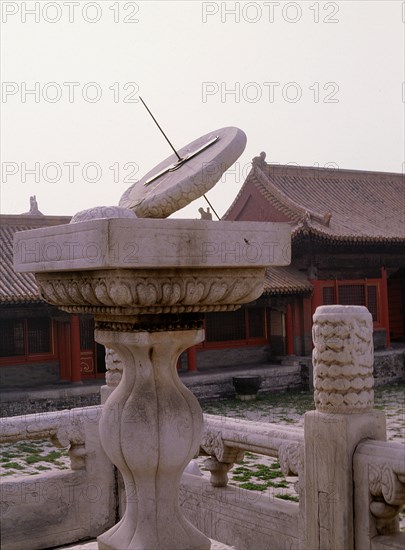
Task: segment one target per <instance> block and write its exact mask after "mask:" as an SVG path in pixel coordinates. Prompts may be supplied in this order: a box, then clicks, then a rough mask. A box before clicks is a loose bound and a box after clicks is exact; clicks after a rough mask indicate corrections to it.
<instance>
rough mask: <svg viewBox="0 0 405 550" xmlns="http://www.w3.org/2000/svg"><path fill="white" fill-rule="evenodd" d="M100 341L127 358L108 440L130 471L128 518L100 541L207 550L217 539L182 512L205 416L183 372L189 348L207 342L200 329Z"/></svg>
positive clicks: (108, 406) (108, 334)
mask: <svg viewBox="0 0 405 550" xmlns="http://www.w3.org/2000/svg"><path fill="white" fill-rule="evenodd" d="M95 338H96V340H97V341H98V342H100V343H101V344H103V345H105V346H106V347H109V348H112V349H113V350H114V351H115V352H116V353H117V354H118V355H119V356H120V357H121V359H122V362H123V365H124V368H123V376H122V379H121V382H120V383H119V385H118V387H117V388H116V390H114V392H113V393H112V394H111V395H110V397H109V398H108V400H107V402H106V403H105V405H104V410H103V414H102V418H101V422H100V437H101V442H102V445H103V447H104V450H105V451H106V453H107V455H108V457H109V458H110V460H111V461H112V462H113V463H114V464H115V465H116V466H117V468H118V469H119V470H120V472H121V473H122V476H123V478H124V483H125V490H126V496H127V506H126V511H125V514H124V517H123V518H122V520H121V521H120V522H119V523H118V524H117V525H115V526H114V527H113V528H112V529H110V530H109V531H108V532H107V533H104V534H103V535H101V536H100V537H99V538H98V543H99V548H100V549H103V550H104V549H108V550H110V549H114V550H120V549H123V548H131V549H134V550H135V549H136V550H138V549H139V550H141V549H142V550H149V549H159V548H165V549H171V548H172V549H173V550H183V549H184V550H186V549H190V550H191V549H195V550H197V549H198V550H200V549H201V550H204V549H209V548H210V541H209V539H208V538H207V537H206V536H205V535H203V534H202V533H200V532H199V531H198V530H197V529H196V528H195V527H193V526H192V525H191V524H190V523H189V522H188V521H187V520H186V519H185V518H184V517H183V515H182V513H181V511H180V507H179V504H178V490H179V483H180V478H181V475H182V472H183V470H184V468H185V467H186V465H187V464H188V462H189V461H190V460H191V459H192V458H193V456H194V455H195V453H196V452H197V450H198V448H199V445H200V441H201V437H202V432H203V417H202V412H201V408H200V406H199V404H198V401H197V399H196V398H195V397H194V395H193V394H192V393H191V392H190V391H189V390H188V389H187V388H186V387H185V386H184V385H183V384H182V382H181V381H180V379H179V377H178V375H177V369H176V363H177V359H178V357H179V355H180V353H181V352H182V351H184V350H185V349H187V348H188V347H190V346H192V345H195V344H197V343H199V342H201V341H202V340H203V339H204V332H203V330H202V329H200V330H198V329H197V330H175V331H168V332H112V331H102V330H97V331H96V334H95Z"/></svg>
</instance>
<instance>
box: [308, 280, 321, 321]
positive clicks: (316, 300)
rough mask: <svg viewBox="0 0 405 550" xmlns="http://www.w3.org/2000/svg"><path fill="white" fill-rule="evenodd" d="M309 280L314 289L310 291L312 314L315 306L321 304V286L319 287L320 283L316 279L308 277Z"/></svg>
mask: <svg viewBox="0 0 405 550" xmlns="http://www.w3.org/2000/svg"><path fill="white" fill-rule="evenodd" d="M309 282H310V283H311V284H312V285H313V287H314V290H313V292H312V297H311V309H312V315H313V314H314V313H315V310H316V308H317V307H318V306H321V305H322V304H323V298H322V287H321V283H320V282H319V281H317V280H316V279H309Z"/></svg>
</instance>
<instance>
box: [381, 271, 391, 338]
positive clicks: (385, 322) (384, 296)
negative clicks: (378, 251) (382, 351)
mask: <svg viewBox="0 0 405 550" xmlns="http://www.w3.org/2000/svg"><path fill="white" fill-rule="evenodd" d="M380 288H381V291H380V307H381V315H380V318H381V324H382V326H383V327H384V328H385V333H386V338H385V345H386V346H387V348H388V347H389V346H390V343H391V339H390V321H389V312H388V287H387V272H386V270H385V268H384V267H382V268H381V285H380Z"/></svg>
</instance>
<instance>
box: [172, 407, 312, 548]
mask: <svg viewBox="0 0 405 550" xmlns="http://www.w3.org/2000/svg"><path fill="white" fill-rule="evenodd" d="M204 420H205V432H204V435H203V439H202V442H201V449H200V454H203V455H205V454H207V455H209V458H207V459H206V460H205V463H204V465H205V467H206V468H207V469H208V470H209V471H210V474H211V479H210V481H207V479H206V478H202V477H196V476H192V475H187V474H184V476H183V484H182V486H181V498H182V506H183V510H185V513H186V515H187V516H188V518H189V519H190V521H192V522H193V523H195V524H196V525H197V527H198V528H199V529H201V530H203V531H204V532H205V533H206V534H207V535H208V536H209V537H210V538H213V539H215V540H220V541H221V542H224V543H226V544H229V545H231V546H234V547H236V548H238V549H251V548H255V549H257V550H267V549H268V548H269V541H272V545H271V548H275V549H285V548H291V549H295V548H300V547H302V545H303V540H302V534H303V528H302V521H303V518H304V516H303V504H304V500H303V499H302V498H301V499H300V502H299V504H297V503H296V502H291V501H286V500H281V499H278V498H275V497H274V496H272V494H271V493H270V491H265V492H259V491H251V490H247V489H242V488H240V487H235V486H231V485H228V475H227V474H228V472H229V470H230V469H231V468H232V467H233V465H234V463H235V462H239V461H241V460H242V459H243V457H244V453H245V451H249V452H252V453H256V454H260V455H264V456H269V457H274V458H278V461H279V462H280V467H281V470H282V472H283V473H284V475H286V476H287V475H288V476H295V477H296V478H297V482H296V483H295V484H294V487H295V489H296V491H297V492H298V493H301V483H300V482H299V481H298V480H301V479H302V477H301V474H302V471H303V470H302V466H303V447H304V432H303V429H301V428H294V427H290V426H288V427H286V426H277V425H275V424H266V423H260V422H251V421H246V420H238V419H232V418H226V417H218V416H212V415H205V417H204Z"/></svg>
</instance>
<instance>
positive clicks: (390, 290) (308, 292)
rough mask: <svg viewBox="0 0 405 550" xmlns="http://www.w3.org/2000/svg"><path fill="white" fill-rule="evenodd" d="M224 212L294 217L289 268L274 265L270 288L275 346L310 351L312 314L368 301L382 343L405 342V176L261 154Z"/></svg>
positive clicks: (266, 316)
mask: <svg viewBox="0 0 405 550" xmlns="http://www.w3.org/2000/svg"><path fill="white" fill-rule="evenodd" d="M223 219H225V220H233V221H238V220H243V221H249V220H251V221H274V222H289V223H291V228H292V251H291V256H292V260H291V266H289V267H288V268H272V269H271V270H268V282H267V285H268V286H267V288H266V287H265V292H264V294H263V300H265V301H266V303H265V304H263V307H262V313H261V316H262V317H261V319H262V323H261V326H262V327H263V329H262V332H261V335H262V336H264V335H265V336H266V338H267V339H268V343H269V347H270V351H271V353H273V354H275V355H309V354H310V353H311V350H312V339H311V326H312V315H313V313H314V312H315V309H316V308H317V307H318V306H320V305H327V304H341V305H364V306H366V307H367V308H368V309H369V311H370V312H371V314H372V316H373V321H374V346H375V348H376V349H380V348H384V347H388V346H389V345H390V342H397V341H402V342H403V341H405V314H404V311H405V309H404V306H405V246H404V245H405V179H404V175H403V174H392V173H383V172H366V171H358V170H340V169H324V168H313V167H300V166H290V165H284V166H282V165H272V164H268V163H266V161H265V154H264V153H261V155H260V156H258V157H255V159H253V162H252V169H251V171H250V173H249V175H248V177H247V178H246V181H245V182H244V184H243V186H242V188H241V190H240V191H239V193H238V195H237V197H236V199H235V200H234V202H233V204H232V205H231V207H230V208H229V209H228V211H227V212H226V214H225V215H224V217H223ZM294 280H295V281H296V287H295V288H294ZM247 310H248V311H249V308H247ZM239 315H241V314H239ZM259 315H260V313H258V312H256V313H255V318H256V319H257V318H258V316H259ZM257 326H259V323H258V325H257ZM266 327H269V328H268V330H267V332H266V331H265V328H266ZM259 332H260V329H259V328H257V329H256V333H259Z"/></svg>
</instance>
